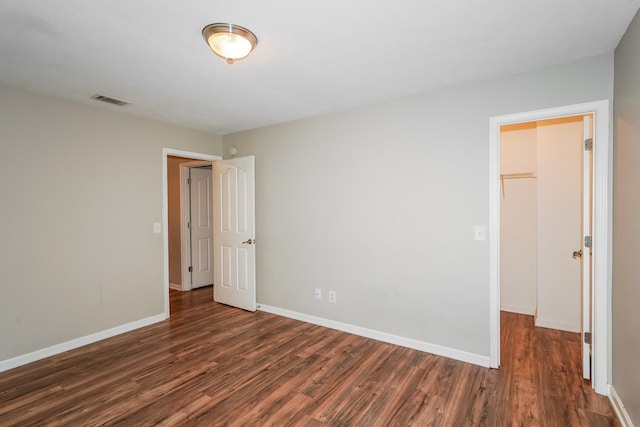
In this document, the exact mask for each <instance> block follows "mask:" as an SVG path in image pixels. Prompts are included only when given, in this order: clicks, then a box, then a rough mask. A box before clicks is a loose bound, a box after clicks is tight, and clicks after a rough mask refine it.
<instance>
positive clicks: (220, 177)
mask: <svg viewBox="0 0 640 427" xmlns="http://www.w3.org/2000/svg"><path fill="white" fill-rule="evenodd" d="M254 163H255V160H254V157H253V156H248V157H238V158H235V159H230V160H219V161H215V162H213V200H214V205H215V209H214V213H213V224H214V229H213V242H214V249H213V256H214V262H213V271H214V285H213V299H214V300H215V301H217V302H221V303H223V304H228V305H231V306H234V307H238V308H242V309H245V310H249V311H255V310H256V247H255V173H254Z"/></svg>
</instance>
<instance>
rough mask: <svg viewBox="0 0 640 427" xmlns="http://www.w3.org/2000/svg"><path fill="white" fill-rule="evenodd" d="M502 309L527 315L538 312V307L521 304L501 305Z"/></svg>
mask: <svg viewBox="0 0 640 427" xmlns="http://www.w3.org/2000/svg"><path fill="white" fill-rule="evenodd" d="M500 310H501V311H508V312H509V313H517V314H524V315H526V316H533V315H535V314H536V309H535V308H529V307H521V306H517V305H504V304H503V305H502V306H500Z"/></svg>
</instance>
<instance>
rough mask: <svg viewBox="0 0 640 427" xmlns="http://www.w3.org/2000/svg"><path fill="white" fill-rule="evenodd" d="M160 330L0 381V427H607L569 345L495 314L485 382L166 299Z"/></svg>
mask: <svg viewBox="0 0 640 427" xmlns="http://www.w3.org/2000/svg"><path fill="white" fill-rule="evenodd" d="M171 310H172V317H171V319H170V320H168V321H165V322H161V323H159V324H155V325H152V326H149V327H146V328H143V329H140V330H136V331H133V332H130V333H127V334H124V335H120V336H117V337H114V338H111V339H108V340H104V341H101V342H99V343H95V344H92V345H89V346H86V347H83V348H80V349H76V350H73V351H70V352H67V353H64V354H60V355H57V356H54V357H51V358H49V359H46V360H42V361H39V362H35V363H32V364H30V365H26V366H22V367H20V368H17V369H13V370H11V371H7V372H4V373H0V426H14V425H15V426H32V425H34V426H35V425H37V426H41V425H58V426H76V425H77V426H94V425H122V426H147V425H155V424H159V425H167V426H173V425H180V426H183V425H197V426H214V425H233V426H269V425H273V426H298V425H302V426H430V425H437V426H472V425H484V426H512V425H513V426H582V425H584V426H614V425H618V424H617V423H616V421H614V415H613V412H612V409H611V406H610V404H609V402H608V400H607V399H606V398H604V397H602V396H598V395H596V394H595V393H594V392H593V390H592V389H591V388H590V386H589V384H588V383H586V382H584V381H583V380H582V379H581V376H580V370H579V364H580V362H579V361H580V359H579V357H580V344H579V340H578V335H577V334H571V333H565V332H559V331H554V330H550V329H540V328H534V327H533V321H532V318H531V317H528V316H522V315H515V314H510V313H503V314H502V325H503V330H502V367H501V368H500V370H490V369H485V368H480V367H478V366H474V365H470V364H466V363H462V362H457V361H454V360H450V359H446V358H443V357H437V356H433V355H430V354H426V353H422V352H419V351H415V350H410V349H406V348H403V347H398V346H394V345H390V344H385V343H381V342H377V341H373V340H369V339H366V338H361V337H358V336H354V335H349V334H346V333H342V332H338V331H334V330H330V329H325V328H322V327H319V326H314V325H310V324H306V323H302V322H298V321H295V320H291V319H286V318H283V317H278V316H274V315H271V314H268V313H263V312H257V313H247V312H244V311H242V310H237V309H233V308H230V307H226V306H223V305H220V304H217V303H215V302H213V301H212V300H211V288H204V289H200V290H196V291H193V292H184V293H180V292H174V291H172V293H171Z"/></svg>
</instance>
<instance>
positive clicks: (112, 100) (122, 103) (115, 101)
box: [91, 93, 130, 107]
mask: <svg viewBox="0 0 640 427" xmlns="http://www.w3.org/2000/svg"><path fill="white" fill-rule="evenodd" d="M91 99H95V100H96V101H102V102H106V103H108V104H113V105H117V106H119V107H124V106H125V105H129V104H130V102H127V101H122V100H120V99H115V98H110V97H108V96H104V95H100V94H99V93H96V94H95V95H93V96H92V97H91Z"/></svg>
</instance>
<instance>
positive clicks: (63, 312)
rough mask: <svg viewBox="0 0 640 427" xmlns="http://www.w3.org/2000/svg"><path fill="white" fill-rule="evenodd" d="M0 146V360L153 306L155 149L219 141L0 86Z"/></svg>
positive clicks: (157, 268)
mask: <svg viewBox="0 0 640 427" xmlns="http://www.w3.org/2000/svg"><path fill="white" fill-rule="evenodd" d="M0 144H1V145H0V147H1V150H2V151H1V154H0V195H2V209H1V210H0V241H1V242H2V245H0V271H1V272H2V282H0V291H1V295H2V296H1V297H0V360H6V359H9V358H11V357H14V356H19V355H22V354H26V353H29V352H32V351H35V350H39V349H42V348H45V347H48V346H51V345H54V344H58V343H61V342H65V341H68V340H71V339H74V338H78V337H82V336H85V335H88V334H91V333H94V332H99V331H103V330H106V329H109V328H111V327H115V326H118V325H122V324H125V323H128V322H132V321H136V320H140V319H143V318H146V317H149V316H153V315H157V314H160V313H162V312H163V311H164V306H163V297H164V291H163V285H162V282H163V242H162V234H153V227H152V224H153V222H154V221H161V220H162V147H172V148H178V149H184V150H189V151H196V152H202V153H209V154H218V155H220V154H221V152H222V138H221V137H219V136H215V135H210V134H206V133H203V132H198V131H193V130H188V129H184V128H179V127H176V126H171V125H166V124H162V123H159V122H155V121H151V120H146V119H141V118H136V117H131V116H127V115H124V114H122V113H119V112H112V111H108V110H106V109H101V108H94V107H89V106H85V105H81V104H76V103H73V102H68V101H63V100H59V99H56V98H51V97H47V96H40V95H35V94H31V93H29V92H24V91H20V90H15V89H10V88H7V87H3V86H0Z"/></svg>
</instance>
